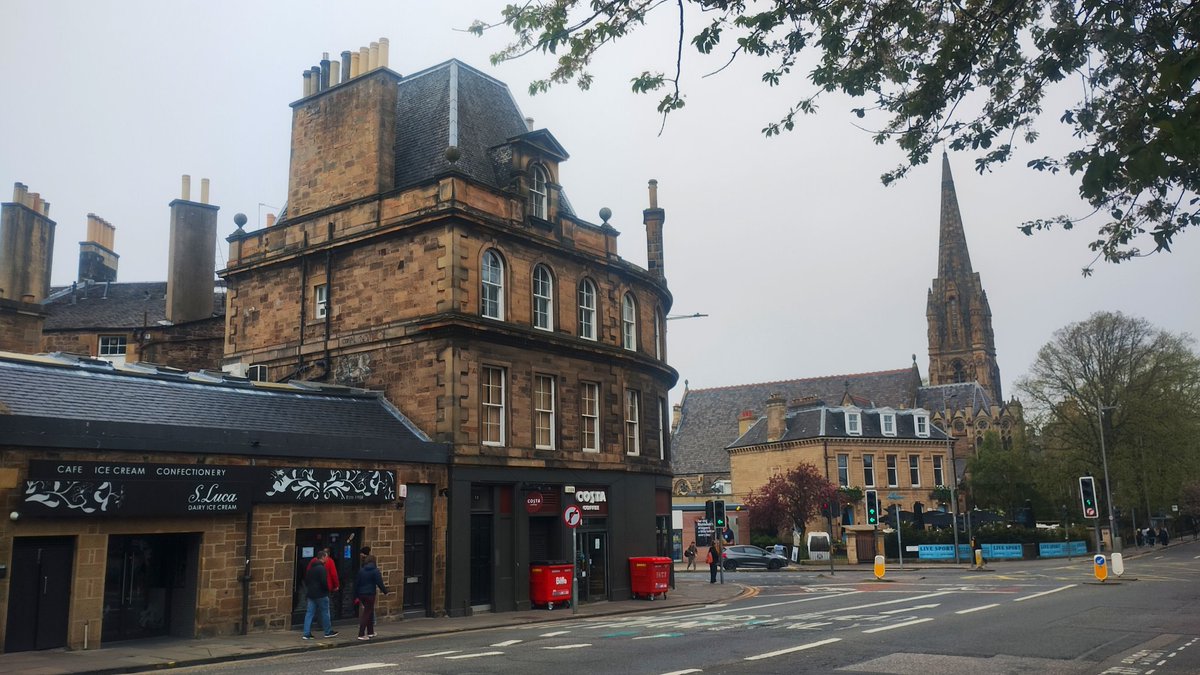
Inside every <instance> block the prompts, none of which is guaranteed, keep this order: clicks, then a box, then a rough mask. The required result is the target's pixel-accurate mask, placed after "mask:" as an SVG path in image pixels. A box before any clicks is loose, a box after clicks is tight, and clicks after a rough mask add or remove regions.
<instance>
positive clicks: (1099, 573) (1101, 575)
mask: <svg viewBox="0 0 1200 675" xmlns="http://www.w3.org/2000/svg"><path fill="white" fill-rule="evenodd" d="M1092 573H1093V574H1095V575H1096V578H1097V579H1099V580H1100V581H1104V580H1105V579H1107V578H1108V561H1107V560H1106V559H1105V557H1104V554H1103V553H1097V554H1096V555H1094V556H1092Z"/></svg>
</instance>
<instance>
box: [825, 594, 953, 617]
mask: <svg viewBox="0 0 1200 675" xmlns="http://www.w3.org/2000/svg"><path fill="white" fill-rule="evenodd" d="M943 595H950V591H945V592H941V593H927V594H925V595H918V596H915V597H912V598H901V599H899V600H884V601H883V602H872V603H869V604H866V605H858V606H857V607H838V608H835V609H827V610H825V613H827V614H832V613H834V612H849V611H850V610H854V609H867V608H869V607H882V606H884V605H896V604H899V603H901V602H912V601H913V600H924V599H925V598H936V597H940V596H943Z"/></svg>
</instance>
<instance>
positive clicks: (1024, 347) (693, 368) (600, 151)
mask: <svg viewBox="0 0 1200 675" xmlns="http://www.w3.org/2000/svg"><path fill="white" fill-rule="evenodd" d="M503 4H504V3H503V1H502V0H499V1H484V0H470V1H468V0H455V1H454V2H437V1H433V0H429V1H424V0H420V1H418V0H390V1H383V2H377V1H372V0H359V1H358V2H352V3H351V2H309V1H305V0H287V1H286V2H283V1H279V2H250V1H245V2H235V1H233V0H185V1H171V2H163V1H161V0H150V1H141V2H134V1H122V2H115V1H111V0H92V1H89V2H83V1H78V2H67V1H65V0H5V1H4V3H3V20H2V21H0V57H2V58H0V62H3V63H7V64H8V66H7V69H6V71H7V77H6V78H5V80H6V84H5V87H4V89H3V104H2V105H0V185H2V186H3V187H2V188H0V189H3V191H4V192H3V194H0V198H2V199H3V200H4V201H8V200H10V199H11V197H10V194H11V192H10V190H11V185H12V184H13V183H14V182H23V183H25V184H26V185H28V186H29V189H30V190H31V191H33V192H39V193H41V195H42V197H43V198H44V199H46V200H48V201H49V202H50V203H51V207H50V208H51V211H50V215H51V218H53V219H54V220H55V221H57V223H58V229H57V233H56V244H55V252H54V272H53V281H54V283H55V284H66V283H69V282H71V281H72V280H73V278H74V275H75V272H76V265H77V260H78V251H79V248H78V242H79V241H81V240H82V239H83V238H84V235H85V232H86V214H87V213H89V212H94V213H96V214H97V215H99V216H100V217H102V218H105V219H106V220H108V221H109V222H111V223H113V224H114V225H115V226H116V227H117V231H116V240H115V248H116V251H117V253H118V254H119V255H120V256H121V258H120V268H119V276H118V280H119V281H152V280H163V279H165V278H166V253H167V231H168V208H167V205H168V203H169V202H170V201H171V200H172V199H174V198H176V197H177V196H178V195H179V186H180V176H181V175H182V174H185V173H186V174H190V175H191V176H192V185H193V198H198V190H199V181H200V178H209V179H211V181H212V192H211V200H210V201H211V203H213V204H216V205H218V206H220V208H221V210H220V220H219V222H220V225H219V233H220V236H221V238H222V240H221V242H220V243H219V246H218V248H219V251H218V253H217V255H218V256H219V259H222V260H223V259H224V254H225V248H224V239H223V238H224V236H226V235H228V234H229V233H230V232H232V231H233V230H234V225H233V216H234V214H235V213H237V212H244V213H245V214H246V215H247V216H248V217H249V220H250V222H249V225H248V227H249V228H256V227H258V226H259V225H260V224H261V223H262V222H263V220H264V218H265V214H266V213H267V212H270V211H274V210H275V209H277V208H278V207H280V206H282V204H283V202H284V200H285V198H286V189H287V171H288V154H289V134H290V127H291V109H290V108H289V107H288V104H290V103H292V102H293V101H295V100H296V99H298V98H300V95H301V92H302V89H301V73H302V71H303V70H304V69H306V68H308V67H309V66H311V65H313V64H315V63H317V61H318V60H319V59H320V58H321V53H322V52H329V53H330V56H331V58H334V59H336V58H338V56H337V55H338V54H340V53H341V52H342V51H343V50H354V49H357V48H359V47H360V46H363V45H366V44H368V43H369V42H370V41H372V40H376V39H378V38H379V37H381V36H382V37H387V38H388V39H389V40H390V42H391V57H390V67H391V68H392V69H393V70H395V71H397V72H399V73H401V74H406V73H412V72H416V71H418V70H421V69H424V68H426V67H428V66H432V65H435V64H437V63H441V62H442V61H445V60H447V59H450V58H458V59H460V60H462V61H464V62H466V63H468V64H470V65H472V66H474V67H476V68H478V69H480V70H483V71H484V72H486V73H488V74H490V75H492V76H493V77H496V78H497V79H499V80H501V81H504V82H506V83H507V84H508V85H509V88H510V89H511V91H512V92H513V94H514V95H515V97H516V100H517V102H518V104H519V105H520V107H521V109H522V111H523V112H524V113H525V114H526V115H527V116H529V117H533V118H534V119H535V125H536V126H537V127H545V128H547V129H549V130H550V131H551V132H552V133H553V134H554V135H555V136H556V137H557V138H558V139H559V140H560V141H561V142H562V144H563V145H564V146H565V147H566V149H567V151H568V152H569V153H570V154H571V159H570V161H568V162H566V163H565V164H564V166H563V169H562V182H563V186H564V189H565V191H566V193H567V195H568V196H569V198H570V200H571V202H572V204H573V205H574V206H575V209H576V211H577V212H578V213H579V214H580V215H581V216H583V217H585V218H588V219H590V220H592V221H593V222H597V223H598V222H599V217H598V216H597V215H596V214H597V212H598V211H599V210H600V208H601V207H605V206H607V207H609V208H611V209H612V212H613V216H612V221H611V222H612V224H613V225H614V226H615V227H616V228H617V229H618V230H620V231H621V232H622V235H621V237H620V253H621V255H622V256H623V257H625V258H626V259H628V260H630V261H632V262H634V263H637V264H639V265H643V266H644V265H645V262H646V244H645V230H644V228H643V226H642V223H641V212H642V209H643V208H646V207H647V205H648V202H647V192H646V181H647V180H648V179H650V178H655V179H657V180H658V181H659V186H660V187H659V202H660V205H661V206H662V207H663V208H664V209H665V210H666V214H667V220H666V225H665V234H664V238H665V264H666V273H667V278H668V282H669V284H670V287H671V290H672V292H673V293H674V296H675V305H674V308H673V310H672V314H692V313H696V312H700V313H704V314H707V315H708V317H707V318H699V319H687V320H678V321H671V322H670V323H669V347H668V356H669V360H670V362H671V364H672V365H673V366H674V367H675V368H676V369H678V371H679V374H680V383H679V386H677V387H676V388H675V390H674V391H673V392H672V400H673V401H678V400H679V397H680V395H681V393H682V390H683V381H684V380H687V381H689V383H690V386H691V387H692V388H709V387H717V386H725V385H732V384H744V383H750V382H762V381H771V380H785V379H793V378H803V377H814V376H822V375H835V374H842V373H859V372H870V371H876V370H890V369H895V368H903V367H906V366H908V365H909V364H910V363H911V355H913V354H916V356H917V363H918V365H919V366H920V369H921V372H922V374H927V370H928V352H927V342H926V322H925V301H926V292H927V291H928V289H929V287H930V282H931V280H932V278H933V276H934V275H935V274H936V261H937V245H938V205H939V179H940V160H939V158H937V157H935V158H933V161H932V162H931V163H930V164H929V165H927V166H923V167H920V168H918V169H915V170H914V171H913V172H912V173H911V175H910V176H909V177H908V178H907V179H905V180H904V181H902V182H901V183H900V184H899V185H895V186H892V187H888V188H885V187H883V186H882V185H881V184H880V182H879V175H880V174H881V173H883V172H884V171H885V170H888V169H890V168H892V167H893V166H895V165H896V164H898V163H899V162H900V161H901V160H902V156H901V153H900V151H899V150H897V149H896V148H895V147H894V146H890V145H883V146H879V145H875V144H874V143H873V142H872V141H871V138H870V136H869V134H868V133H867V132H865V131H863V130H861V129H859V128H857V127H856V126H855V124H854V123H855V122H858V120H857V119H856V118H854V117H853V115H851V114H850V113H849V109H850V108H851V107H852V104H851V102H850V101H848V100H845V99H837V98H829V99H827V100H825V101H824V102H823V104H822V109H821V112H820V113H819V114H817V115H814V116H809V117H806V118H804V119H802V120H800V124H799V126H798V128H797V130H796V131H794V132H792V133H789V134H785V135H783V136H782V137H779V138H772V139H767V138H764V137H763V136H762V134H761V133H760V129H762V127H763V126H764V125H765V124H766V123H767V122H769V121H771V120H773V119H774V118H775V117H776V116H777V115H778V114H779V113H780V112H781V111H783V110H784V109H785V108H786V106H787V105H788V103H789V102H790V101H791V99H792V98H795V97H798V95H799V94H800V93H807V92H808V91H809V88H808V86H807V85H806V83H804V82H803V81H802V80H801V79H795V80H794V81H792V82H790V83H787V84H785V86H783V87H780V88H776V89H769V88H767V87H766V86H764V85H762V84H760V83H759V75H760V73H761V71H762V70H763V69H764V68H765V64H764V63H761V62H754V61H752V60H750V59H745V60H742V61H739V62H737V63H735V64H734V65H733V66H732V67H730V68H728V69H726V70H725V71H723V72H721V73H720V74H717V75H714V76H712V77H707V78H702V77H701V76H703V75H705V74H706V73H709V72H711V71H714V70H716V69H717V68H718V67H719V66H720V65H721V63H722V62H723V58H724V57H723V55H716V54H714V55H713V56H711V57H706V58H700V57H698V56H686V58H685V61H684V66H685V82H684V86H685V93H686V94H687V96H688V97H687V106H686V107H685V108H684V109H683V110H682V111H679V112H677V113H674V114H672V116H671V118H670V119H669V120H668V121H667V124H666V128H665V130H663V132H662V134H661V135H660V133H659V130H660V125H661V120H660V118H659V116H658V115H657V114H656V113H655V111H654V106H655V103H656V100H657V99H656V97H653V96H638V95H634V94H632V93H630V90H629V81H630V79H631V78H632V77H634V76H635V75H636V74H638V73H640V72H641V71H643V70H647V69H648V70H669V69H670V68H672V66H673V62H674V39H675V33H676V31H677V30H678V24H677V19H676V18H675V16H674V14H673V12H670V11H668V12H665V13H664V12H656V13H654V14H652V15H651V17H650V25H649V26H648V27H647V28H646V29H645V30H643V31H641V32H639V33H638V34H636V35H635V36H633V37H631V38H629V39H628V40H626V41H625V42H623V43H620V44H619V45H618V47H617V48H616V49H615V50H608V51H605V52H602V53H601V55H600V58H599V60H598V62H597V63H596V64H595V67H594V68H593V69H592V72H593V73H594V75H595V76H596V79H595V83H594V85H593V87H592V88H591V90H590V91H586V92H583V91H580V90H579V89H578V88H576V87H575V86H573V85H565V86H559V87H556V88H555V89H553V90H551V91H550V92H549V93H548V94H541V95H538V96H533V97H531V96H530V95H529V94H528V92H527V88H526V87H527V85H528V83H529V82H530V81H531V80H532V79H535V78H537V77H540V76H542V75H544V74H545V73H546V72H548V70H549V68H550V67H551V65H552V61H551V60H550V59H549V58H547V57H543V56H540V55H538V56H534V57H528V58H525V59H522V60H519V61H516V62H509V63H504V64H501V65H499V66H492V65H490V62H489V60H488V56H489V55H490V54H491V53H493V52H495V51H497V50H498V49H499V48H500V47H502V46H503V45H504V44H505V40H506V39H507V38H509V37H510V35H511V33H509V32H508V30H507V28H503V27H501V28H498V29H496V30H493V31H491V32H489V33H488V34H486V35H485V37H483V38H477V37H474V36H472V35H469V34H467V33H465V32H462V30H461V29H464V28H466V27H467V26H468V25H469V24H470V23H471V21H472V20H474V19H484V20H494V19H497V18H498V17H499V12H500V10H501V8H502V7H503ZM689 22H690V25H689V30H690V29H692V28H695V27H697V26H699V25H700V21H699V20H698V17H697V16H696V15H694V14H693V15H691V16H690V17H689ZM689 35H690V33H689ZM690 53H691V52H690V51H689V52H685V54H690ZM1075 86H1077V85H1072V84H1071V83H1066V84H1065V85H1064V90H1063V91H1060V92H1059V93H1058V96H1059V97H1060V99H1059V100H1060V101H1062V102H1068V101H1072V100H1074V99H1075V98H1077V97H1078V93H1079V92H1078V91H1074V90H1072V89H1071V88H1072V87H1075ZM855 105H857V104H855ZM1062 107H1063V106H1062V105H1061V104H1059V103H1056V102H1051V104H1050V105H1048V106H1047V108H1046V110H1047V113H1046V124H1044V125H1043V127H1042V129H1043V131H1044V138H1045V141H1046V144H1047V147H1045V148H1041V147H1039V148H1037V149H1034V150H1028V149H1027V150H1025V151H1023V152H1022V153H1021V154H1020V155H1019V158H1018V161H1015V162H1013V163H1012V164H1011V165H1010V166H1007V167H1004V168H1002V169H1001V170H999V171H997V172H995V173H991V174H988V175H984V176H980V175H979V174H977V173H975V172H974V171H973V170H972V167H973V157H972V156H970V155H967V154H952V155H951V164H952V167H953V171H954V179H955V183H956V186H957V190H958V197H959V203H960V206H961V209H962V215H963V221H964V224H965V227H966V236H967V242H968V245H969V246H970V250H971V261H972V263H973V265H974V268H975V270H976V271H977V272H979V273H980V275H981V276H982V279H983V284H984V288H985V289H986V290H987V293H988V297H989V299H990V302H991V307H992V313H993V322H994V327H995V333H996V350H997V357H998V360H999V364H1000V371H1001V375H1002V378H1003V386H1004V392H1005V396H1006V397H1008V396H1011V395H1012V394H1013V393H1015V390H1014V387H1013V382H1014V381H1015V380H1017V379H1018V378H1019V377H1021V376H1022V375H1024V374H1025V373H1026V372H1027V371H1028V368H1029V366H1030V364H1031V362H1032V361H1033V359H1034V357H1035V356H1036V353H1037V350H1038V349H1039V348H1040V347H1041V346H1042V345H1043V344H1045V343H1046V342H1048V341H1049V340H1050V339H1051V338H1052V335H1053V332H1054V331H1055V330H1057V329H1058V328H1060V327H1062V326H1065V325H1066V324H1068V323H1071V322H1074V321H1079V320H1082V319H1085V318H1087V317H1088V316H1089V315H1090V314H1092V313H1093V312H1095V311H1098V310H1119V311H1122V312H1125V313H1127V314H1131V315H1135V316H1141V317H1145V318H1146V319H1148V320H1150V321H1151V322H1152V323H1154V324H1155V325H1156V326H1158V327H1161V328H1164V329H1167V330H1170V331H1173V332H1187V333H1190V334H1192V335H1198V334H1200V308H1198V307H1197V303H1196V292H1197V290H1198V289H1200V232H1188V233H1185V234H1184V235H1183V236H1182V237H1180V238H1179V240H1178V243H1177V246H1176V251H1175V252H1174V253H1171V254H1166V255H1157V256H1153V257H1151V258H1149V259H1144V260H1137V261H1134V262H1130V263H1126V264H1122V265H1119V266H1113V265H1109V264H1099V263H1098V264H1097V265H1096V274H1095V276H1094V277H1092V278H1090V279H1084V278H1082V276H1081V275H1080V269H1081V268H1082V267H1084V266H1085V265H1087V264H1089V263H1090V262H1091V260H1092V258H1093V256H1092V254H1091V253H1090V251H1088V250H1087V248H1086V244H1087V242H1088V241H1090V240H1091V239H1092V238H1093V237H1094V235H1095V231H1096V227H1097V225H1098V223H1096V222H1095V221H1094V219H1093V220H1089V221H1085V222H1084V223H1082V224H1081V225H1080V226H1078V227H1077V228H1076V229H1075V230H1074V231H1071V232H1064V231H1054V232H1050V233H1044V234H1041V235H1040V236H1034V237H1026V236H1024V235H1022V234H1021V233H1020V232H1018V230H1017V226H1018V225H1019V224H1020V223H1021V222H1022V221H1024V220H1027V219H1032V218H1037V217H1045V216H1052V215H1057V214H1059V213H1068V214H1071V215H1073V216H1082V215H1085V214H1086V213H1087V211H1088V209H1087V208H1086V207H1085V205H1084V204H1083V203H1082V202H1081V201H1080V200H1079V199H1078V197H1077V194H1078V192H1077V188H1078V186H1077V183H1076V181H1074V180H1073V179H1072V178H1070V177H1067V176H1060V177H1053V176H1047V175H1044V174H1039V173H1035V172H1033V171H1031V170H1029V169H1026V168H1024V161H1025V160H1026V159H1028V158H1029V157H1032V156H1035V155H1039V154H1051V153H1053V152H1058V151H1061V149H1062V148H1063V147H1064V146H1063V142H1064V140H1069V138H1068V137H1067V135H1066V133H1065V132H1064V131H1062V130H1060V129H1058V125H1057V123H1056V122H1055V120H1056V119H1057V117H1058V115H1059V113H1060V112H1061V108H1062Z"/></svg>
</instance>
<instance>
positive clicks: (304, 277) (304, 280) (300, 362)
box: [296, 230, 308, 373]
mask: <svg viewBox="0 0 1200 675" xmlns="http://www.w3.org/2000/svg"><path fill="white" fill-rule="evenodd" d="M303 250H305V251H307V250H308V231H307V230H305V232H304V249H303ZM307 311H308V256H301V258H300V344H299V345H298V346H297V347H296V372H298V373H299V372H302V371H303V370H304V319H305V314H306V313H307Z"/></svg>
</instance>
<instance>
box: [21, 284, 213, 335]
mask: <svg viewBox="0 0 1200 675" xmlns="http://www.w3.org/2000/svg"><path fill="white" fill-rule="evenodd" d="M72 289H74V290H72ZM42 307H43V308H44V309H45V311H46V314H47V316H46V325H45V330H47V331H55V330H79V329H101V330H104V329H120V328H142V327H144V326H154V325H157V324H158V323H159V322H160V321H166V320H167V282H165V281H148V282H128V283H103V282H101V283H95V282H88V283H86V284H83V283H81V284H78V285H74V286H63V287H58V288H53V289H51V293H50V297H49V298H47V299H46V301H45V302H43V303H42ZM213 316H225V288H224V287H223V286H222V285H220V284H218V286H217V290H216V292H215V293H213Z"/></svg>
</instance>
